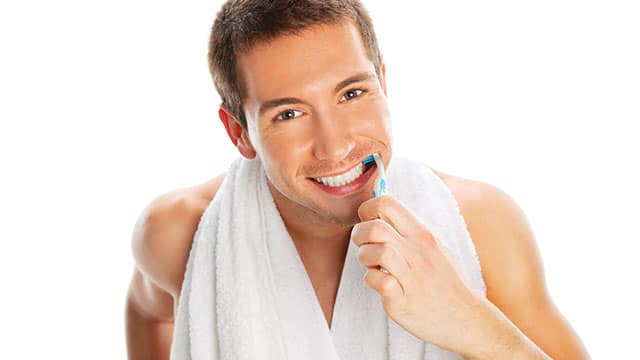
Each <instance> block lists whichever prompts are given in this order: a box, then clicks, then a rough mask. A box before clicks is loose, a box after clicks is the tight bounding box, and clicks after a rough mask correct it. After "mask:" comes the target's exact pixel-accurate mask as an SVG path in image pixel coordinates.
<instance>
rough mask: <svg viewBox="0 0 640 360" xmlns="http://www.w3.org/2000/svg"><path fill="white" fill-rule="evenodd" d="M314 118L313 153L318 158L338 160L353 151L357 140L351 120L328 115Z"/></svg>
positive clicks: (331, 160)
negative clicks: (354, 137) (351, 126)
mask: <svg viewBox="0 0 640 360" xmlns="http://www.w3.org/2000/svg"><path fill="white" fill-rule="evenodd" d="M334 116H335V115H334ZM314 120H315V121H314V122H315V126H314V132H315V134H313V137H314V139H315V141H314V147H313V153H314V156H315V157H316V158H317V159H318V160H325V161H330V162H338V161H341V160H343V159H344V158H346V157H347V156H348V155H349V154H350V153H351V152H352V151H353V148H354V147H355V141H354V139H353V129H351V128H350V126H349V121H346V119H345V121H340V119H339V118H335V117H333V118H332V117H326V116H325V117H322V118H320V117H316V118H315V119H314Z"/></svg>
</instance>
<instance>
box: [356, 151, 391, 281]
mask: <svg viewBox="0 0 640 360" xmlns="http://www.w3.org/2000/svg"><path fill="white" fill-rule="evenodd" d="M373 161H375V162H376V166H377V167H378V177H376V181H375V182H374V184H373V193H372V195H373V197H377V196H382V195H384V194H386V192H387V180H386V176H385V174H384V164H383V163H382V159H381V158H380V155H378V153H373V155H369V156H368V157H367V158H366V159H364V160H363V161H362V164H363V165H366V164H368V163H370V162H373ZM378 270H380V271H381V272H383V273H385V274H389V271H388V270H387V269H385V268H383V267H382V266H380V269H378Z"/></svg>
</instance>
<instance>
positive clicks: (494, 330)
mask: <svg viewBox="0 0 640 360" xmlns="http://www.w3.org/2000/svg"><path fill="white" fill-rule="evenodd" d="M477 319H478V323H477V327H476V334H477V339H478V344H479V346H478V347H476V348H475V349H470V351H469V352H468V353H467V354H465V355H466V358H467V359H470V360H484V359H523V360H525V359H527V360H528V359H531V360H534V359H535V360H552V359H551V357H549V356H548V355H547V354H545V352H544V351H542V350H541V349H540V348H539V347H538V346H537V345H536V344H535V343H534V342H533V341H531V339H529V338H528V337H527V336H526V335H525V334H524V333H522V331H520V329H518V328H517V327H516V326H515V325H514V324H513V323H512V322H511V321H510V320H509V319H508V318H507V317H506V316H505V315H504V314H503V313H502V312H501V311H500V310H499V309H498V308H497V307H495V306H494V305H493V304H491V303H490V302H489V301H488V300H481V302H480V303H479V310H478V317H477Z"/></svg>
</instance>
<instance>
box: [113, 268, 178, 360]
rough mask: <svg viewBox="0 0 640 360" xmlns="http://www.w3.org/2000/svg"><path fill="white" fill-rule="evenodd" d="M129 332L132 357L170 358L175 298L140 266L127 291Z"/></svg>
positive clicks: (127, 329)
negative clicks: (142, 271) (156, 283)
mask: <svg viewBox="0 0 640 360" xmlns="http://www.w3.org/2000/svg"><path fill="white" fill-rule="evenodd" d="M125 317H126V336H127V352H128V355H129V356H128V357H129V359H132V360H145V359H149V360H151V359H169V353H170V350H171V341H172V339H173V298H172V296H171V295H170V294H169V293H167V292H166V291H164V290H162V289H161V288H159V287H158V286H156V285H155V284H153V282H151V281H150V279H149V278H148V277H145V276H144V275H143V274H142V273H141V272H140V270H139V269H138V268H136V269H135V270H134V273H133V277H132V279H131V285H130V286H129V291H128V293H127V300H126V308H125Z"/></svg>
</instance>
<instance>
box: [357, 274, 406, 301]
mask: <svg viewBox="0 0 640 360" xmlns="http://www.w3.org/2000/svg"><path fill="white" fill-rule="evenodd" d="M364 282H365V283H366V284H367V286H369V287H370V288H372V289H373V290H375V291H376V292H378V293H379V294H380V295H382V296H383V297H397V296H400V295H404V288H403V287H402V284H400V282H399V281H398V279H397V278H396V277H394V276H393V275H388V274H385V273H383V272H381V271H379V270H375V269H368V270H367V272H366V273H365V274H364Z"/></svg>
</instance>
